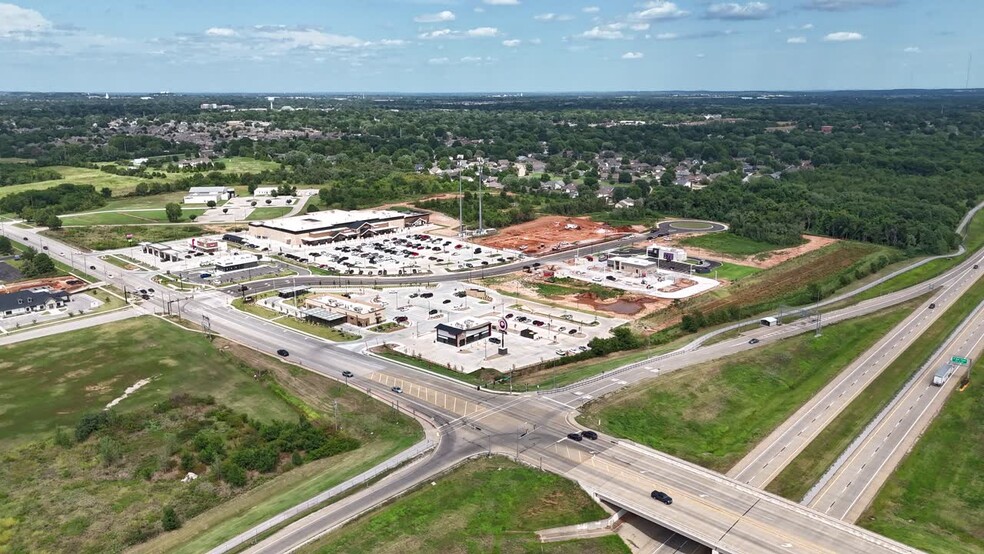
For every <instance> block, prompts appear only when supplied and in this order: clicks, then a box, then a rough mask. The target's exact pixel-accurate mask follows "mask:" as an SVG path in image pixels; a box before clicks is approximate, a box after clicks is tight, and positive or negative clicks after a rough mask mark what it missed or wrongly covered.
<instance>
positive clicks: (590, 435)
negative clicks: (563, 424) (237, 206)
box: [581, 431, 598, 441]
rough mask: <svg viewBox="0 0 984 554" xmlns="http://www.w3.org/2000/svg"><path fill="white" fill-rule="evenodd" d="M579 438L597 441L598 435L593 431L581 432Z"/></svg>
mask: <svg viewBox="0 0 984 554" xmlns="http://www.w3.org/2000/svg"><path fill="white" fill-rule="evenodd" d="M581 436H582V437H584V438H586V439H591V440H593V441H596V440H598V433H595V432H594V431H581Z"/></svg>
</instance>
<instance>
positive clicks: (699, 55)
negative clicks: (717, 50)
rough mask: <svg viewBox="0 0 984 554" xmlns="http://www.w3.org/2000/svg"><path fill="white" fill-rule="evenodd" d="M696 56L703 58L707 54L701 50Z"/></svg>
mask: <svg viewBox="0 0 984 554" xmlns="http://www.w3.org/2000/svg"><path fill="white" fill-rule="evenodd" d="M697 57H698V58H704V57H707V54H704V53H703V52H701V53H700V54H697Z"/></svg>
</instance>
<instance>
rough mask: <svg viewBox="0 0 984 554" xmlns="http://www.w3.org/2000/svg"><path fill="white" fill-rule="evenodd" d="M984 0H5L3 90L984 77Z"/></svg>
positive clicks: (943, 81) (488, 87) (652, 87)
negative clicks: (983, 25)
mask: <svg viewBox="0 0 984 554" xmlns="http://www.w3.org/2000/svg"><path fill="white" fill-rule="evenodd" d="M981 21H984V0H762V1H744V0H741V1H736V2H724V1H718V0H673V1H669V0H642V1H632V0H629V1H623V0H605V1H602V0H289V1H288V0H281V1H275V0H267V1H255V0H235V1H233V0H195V1H189V0H166V1H165V0H126V1H122V0H86V1H84V2H83V1H79V0H43V1H35V0H13V2H4V0H0V90H6V91H78V92H90V93H102V92H109V93H112V92H158V91H171V92H406V93H428V92H582V91H598V92H602V91H666V90H718V91H727V90H833V89H839V90H843V89H891V88H961V87H964V86H965V83H968V79H967V76H968V64H969V65H970V67H971V71H970V78H969V84H970V86H971V87H984V32H981V26H980V25H981V24H980V22H981Z"/></svg>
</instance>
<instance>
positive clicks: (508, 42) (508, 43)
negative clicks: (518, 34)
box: [502, 38, 523, 48]
mask: <svg viewBox="0 0 984 554" xmlns="http://www.w3.org/2000/svg"><path fill="white" fill-rule="evenodd" d="M522 42H523V41H521V40H519V39H517V38H511V39H509V40H504V41H502V45H503V46H505V47H506V48H515V47H517V46H519V45H520V44H521V43H522Z"/></svg>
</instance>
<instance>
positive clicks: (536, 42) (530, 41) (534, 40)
mask: <svg viewBox="0 0 984 554" xmlns="http://www.w3.org/2000/svg"><path fill="white" fill-rule="evenodd" d="M526 42H528V43H530V44H540V43H541V42H543V41H541V40H540V39H538V38H531V39H530V40H528V41H526Z"/></svg>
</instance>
